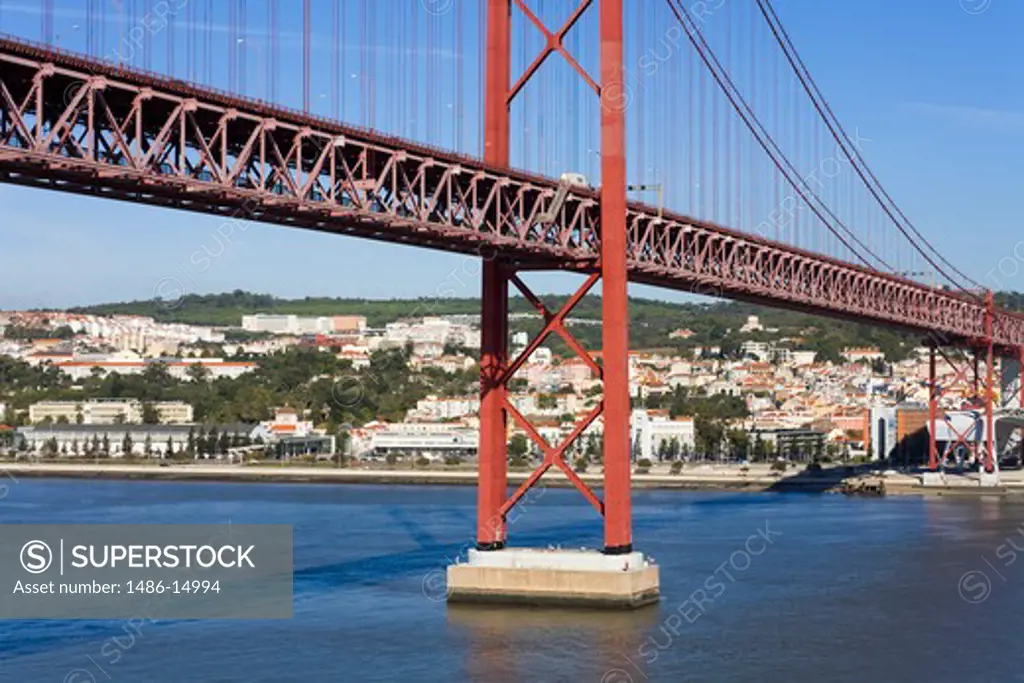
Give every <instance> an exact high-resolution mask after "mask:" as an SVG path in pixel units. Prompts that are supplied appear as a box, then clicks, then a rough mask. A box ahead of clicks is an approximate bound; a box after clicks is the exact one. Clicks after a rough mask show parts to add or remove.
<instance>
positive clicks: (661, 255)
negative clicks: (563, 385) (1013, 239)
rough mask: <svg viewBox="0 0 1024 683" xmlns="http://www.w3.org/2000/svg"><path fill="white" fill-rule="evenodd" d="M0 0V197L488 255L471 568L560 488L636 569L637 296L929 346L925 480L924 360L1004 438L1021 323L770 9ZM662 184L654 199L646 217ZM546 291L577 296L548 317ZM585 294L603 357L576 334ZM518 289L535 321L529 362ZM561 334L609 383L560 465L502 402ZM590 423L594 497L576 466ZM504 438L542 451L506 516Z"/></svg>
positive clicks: (1021, 344)
mask: <svg viewBox="0 0 1024 683" xmlns="http://www.w3.org/2000/svg"><path fill="white" fill-rule="evenodd" d="M6 4H8V5H9V3H6ZM4 5H5V2H4V0H0V31H3V32H4V33H6V34H8V35H7V37H5V38H2V39H0V181H3V182H6V183H11V184H18V185H25V186H30V187H36V188H42V189H48V190H58V191H62V192H73V193H79V194H84V195H92V196H95V197H101V198H107V199H117V200H122V201H131V202H138V203H144V204H150V205H154V206H161V207H170V208H176V209H182V210H187V211H195V212H203V213H208V214H213V215H217V216H222V217H226V218H227V217H231V218H238V219H245V220H254V221H261V222H266V223H276V224H280V225H284V226H291V227H299V228H307V229H312V230H318V231H323V232H329V233H336V234H341V235H350V236H355V237H362V238H367V239H373V240H381V241H387V242H393V243H398V244H408V245H414V246H418V247H426V248H431V249H439V250H444V251H449V252H459V253H464V254H470V255H474V256H479V257H481V258H482V259H483V264H484V265H483V292H482V328H483V341H482V350H481V390H482V407H481V415H480V418H481V436H480V439H481V443H480V449H479V454H480V475H479V510H478V532H477V541H478V545H479V547H480V548H481V549H496V548H501V547H503V546H504V543H505V540H506V528H505V517H506V514H507V513H508V511H509V510H510V509H511V508H512V506H514V505H515V504H516V502H517V501H518V500H519V499H520V498H521V496H522V495H523V494H524V493H525V491H526V490H528V488H529V487H530V486H532V485H533V484H534V483H535V482H536V480H537V479H539V478H540V477H541V476H542V475H543V474H544V473H545V472H546V471H547V470H548V469H550V468H551V467H556V468H558V469H560V470H562V471H563V472H564V473H565V476H567V477H568V478H569V479H571V480H572V481H573V483H574V484H575V485H576V486H577V487H578V488H579V489H580V490H581V491H582V492H583V494H584V496H585V497H586V498H587V499H588V500H589V501H590V502H591V503H592V504H593V505H594V507H595V508H597V509H598V510H599V511H600V512H601V514H603V516H604V520H605V551H606V552H607V553H622V552H628V551H630V550H631V545H632V535H631V521H630V498H629V496H630V494H629V482H630V446H629V413H630V396H629V377H628V348H629V341H628V336H629V332H628V320H629V318H628V309H627V307H628V303H627V297H626V292H627V283H628V282H635V283H645V284H648V285H654V286H658V287H664V288H670V289H675V290H683V291H690V292H695V293H698V294H704V295H710V296H718V297H725V298H731V299H739V300H744V301H751V302H757V303H762V304H768V305H772V306H781V307H788V308H793V309H797V310H801V311H807V312H811V313H816V314H821V315H825V316H832V317H837V318H842V319H846V320H852V321H858V322H862V323H868V324H872V325H880V326H886V327H893V328H898V329H902V330H905V331H908V332H911V333H915V334H918V335H920V336H921V337H922V338H923V339H924V340H925V343H926V344H927V345H929V346H930V347H931V348H932V354H933V362H932V375H931V379H930V382H929V386H930V389H931V395H932V416H931V423H932V429H931V434H932V435H933V436H932V444H931V465H932V467H935V465H936V463H937V460H938V458H939V453H938V450H937V444H936V442H935V438H934V435H935V422H936V420H938V419H941V418H940V417H939V415H938V412H939V411H938V400H939V398H940V396H941V395H942V393H943V392H944V391H948V390H949V387H948V386H947V387H943V386H940V384H939V383H938V381H937V379H936V376H935V371H934V368H935V362H934V355H935V354H936V353H942V354H946V353H947V351H948V350H949V349H959V350H960V351H957V352H956V353H955V354H948V355H949V360H950V362H951V363H952V364H956V365H957V366H958V368H962V369H959V370H958V372H957V379H958V380H959V381H962V382H966V383H968V384H973V386H974V394H975V396H976V397H977V408H978V410H979V411H981V412H983V413H984V415H985V418H984V419H985V420H986V422H987V425H988V430H987V434H988V440H987V443H978V442H971V443H970V447H971V448H974V449H975V450H976V451H977V453H978V455H979V457H981V459H982V460H983V461H984V463H985V465H986V467H987V468H989V469H991V468H992V466H993V453H994V446H993V443H992V434H993V432H994V430H993V429H992V420H993V400H994V396H995V395H996V391H997V390H996V378H995V363H996V361H997V359H999V358H1004V359H1014V360H1016V361H1019V360H1020V356H1021V349H1022V348H1024V318H1021V317H1019V316H1017V315H1015V314H1012V313H1010V312H1007V311H1003V310H1000V309H998V308H997V307H995V305H994V303H993V297H992V295H991V293H990V292H985V291H982V290H981V289H980V288H978V287H977V285H976V283H974V282H972V281H971V280H970V279H969V278H968V277H967V276H965V275H964V274H963V273H962V272H961V271H960V270H959V269H958V268H957V267H956V266H954V265H953V264H952V263H951V262H949V261H947V260H946V259H945V258H944V257H943V256H942V254H941V253H940V252H939V251H938V250H937V249H936V248H935V247H934V246H932V245H931V244H930V243H929V242H928V240H927V239H925V237H924V235H923V233H922V232H920V231H919V230H918V229H917V227H915V226H914V225H913V223H912V222H911V221H910V219H909V218H908V217H907V216H906V215H905V214H904V213H903V212H902V211H901V210H900V209H899V207H898V206H897V205H896V203H895V202H894V200H893V198H892V197H891V196H890V195H889V194H888V193H887V192H886V190H885V189H884V188H883V187H882V185H881V184H880V182H879V180H878V178H877V177H876V176H875V174H874V173H872V171H871V170H870V168H869V167H868V166H867V164H866V162H865V160H864V158H863V156H862V154H861V149H860V147H861V145H860V143H859V140H858V137H857V135H856V134H850V133H849V132H848V131H847V130H846V129H845V128H844V127H843V126H842V125H841V123H840V122H839V120H838V119H837V118H836V116H835V114H834V113H833V110H832V108H831V107H830V105H829V104H828V102H827V101H826V100H825V98H824V96H823V94H822V92H821V90H820V89H819V88H818V86H817V84H816V83H815V82H814V80H813V78H812V77H811V75H810V72H809V71H808V69H807V66H806V64H805V63H804V61H803V60H802V59H801V57H800V55H799V54H798V53H797V51H796V49H795V47H794V45H793V42H792V40H791V39H790V36H789V34H788V33H787V32H786V30H785V28H784V27H783V25H782V22H781V21H780V19H779V16H778V15H777V14H776V12H775V10H774V8H773V7H772V5H771V3H770V2H769V1H768V0H744V1H743V2H739V1H734V2H730V3H726V2H725V1H724V0H719V1H707V2H699V3H693V4H691V5H687V4H686V3H684V2H680V1H679V0H665V1H663V2H654V1H653V0H652V1H651V2H644V3H642V5H641V4H640V3H637V6H635V7H634V6H632V5H630V7H629V9H630V11H629V14H628V15H627V14H626V13H625V12H624V7H623V2H622V0H581V1H580V2H579V3H578V4H577V3H575V2H574V3H565V2H550V1H549V2H544V1H543V0H536V1H535V2H528V1H527V0H488V2H486V3H484V2H482V1H481V2H479V3H467V2H457V1H453V0H429V1H427V0H424V2H415V1H414V0H402V1H399V0H393V1H391V2H374V1H372V0H358V1H353V2H345V3H342V2H317V1H315V0H304V1H303V2H302V3H301V6H300V3H287V7H288V10H287V12H282V11H281V9H282V8H281V6H280V5H279V2H278V1H277V0H229V1H228V2H224V3H213V2H210V0H192V1H191V2H189V1H188V0H161V1H158V2H154V1H153V0H122V1H121V2H120V3H105V2H99V1H98V0H97V1H93V0H82V1H81V2H71V1H70V0H68V2H61V0H44V1H43V2H42V11H41V12H40V13H39V14H38V16H31V17H27V16H25V15H24V14H18V12H17V10H16V9H12V8H11V7H10V6H8V7H6V8H5V6H4ZM321 28H324V29H325V30H323V31H321V30H320V29H321ZM15 35H17V36H18V37H14V36H15ZM225 39H226V41H225ZM158 72H159V73H158ZM288 102H295V103H296V104H297V105H300V106H297V107H296V108H288V107H287V106H284V104H283V103H288ZM345 120H347V121H350V122H354V123H356V124H358V125H352V124H346V123H342V122H341V121H345ZM627 149H628V150H629V155H628V158H627ZM824 162H828V164H826V163H824ZM828 169H835V170H834V172H833V171H830V170H828ZM570 171H571V172H573V173H568V172H570ZM580 171H583V173H582V177H581V176H580V174H578V172H580ZM563 173H566V174H565V175H563ZM630 182H632V183H633V184H632V185H631V184H630ZM652 188H657V189H658V190H659V196H661V195H662V194H663V195H664V200H663V201H659V204H658V205H656V206H655V205H651V204H648V203H641V202H640V201H638V199H639V197H640V193H641V192H643V191H644V190H650V189H652ZM536 270H562V271H571V272H575V273H579V274H580V275H581V276H582V277H583V278H584V282H583V284H582V286H581V287H580V288H579V289H578V290H577V291H576V293H575V294H573V295H572V296H571V297H569V299H568V300H567V301H566V302H565V303H564V305H562V306H561V307H560V308H559V309H557V310H550V309H549V308H548V307H547V306H546V305H545V304H544V303H543V302H542V301H541V300H540V299H539V298H538V297H537V296H535V295H534V294H533V293H532V292H531V291H530V289H529V287H528V286H527V285H526V283H525V282H524V280H523V279H522V274H523V273H527V272H530V271H536ZM598 281H600V282H601V290H602V306H603V348H602V350H601V351H602V353H601V358H600V362H599V361H598V360H596V359H595V358H594V356H593V355H592V354H591V353H590V352H589V351H588V350H587V349H585V348H583V346H582V345H581V344H579V343H578V342H577V341H576V340H575V339H574V338H573V337H572V335H571V334H570V333H569V331H568V330H567V328H566V326H565V325H564V320H565V317H566V315H567V314H568V313H569V312H570V311H571V310H572V308H573V307H574V306H575V305H576V303H578V302H579V300H580V299H581V298H582V297H583V296H585V295H586V294H587V293H588V292H589V291H590V290H591V289H592V288H593V287H594V286H595V285H596V284H597V283H598ZM509 285H512V286H513V287H515V288H516V289H518V290H520V291H521V292H522V293H523V295H525V296H526V297H527V298H528V299H529V300H530V301H531V302H532V303H533V304H534V305H535V306H536V307H537V309H538V310H539V311H540V312H541V313H542V314H543V316H544V318H545V320H546V324H545V326H544V329H543V331H542V332H541V334H540V335H539V336H538V337H537V338H536V339H535V340H534V341H533V342H531V343H530V344H529V346H528V347H527V348H526V350H525V351H524V352H523V353H522V354H521V355H520V356H519V357H516V358H511V357H510V355H509V351H508V316H507V313H508V311H507V308H508V307H507V303H508V293H509ZM552 334H554V335H558V336H560V337H561V338H562V339H564V340H565V342H567V343H568V345H569V347H570V348H572V349H573V350H574V351H575V352H576V353H577V354H579V356H580V357H581V358H582V359H583V360H584V362H586V363H587V364H588V365H589V366H590V368H591V370H592V371H593V372H594V373H595V375H597V376H599V377H601V378H602V380H603V382H604V400H603V401H602V402H601V403H599V404H598V405H597V406H596V407H595V408H594V409H593V410H592V411H591V412H590V413H589V414H588V415H587V416H586V417H585V418H584V419H582V420H581V422H580V423H579V424H578V425H577V426H576V428H575V429H574V430H573V432H572V434H571V435H570V436H569V438H568V439H566V440H565V441H564V442H563V443H560V444H550V443H548V442H547V441H546V440H545V439H544V438H543V437H542V436H541V435H540V433H539V432H538V431H537V430H536V429H534V428H533V426H532V425H531V424H530V422H529V420H528V419H527V418H526V417H524V416H523V415H521V414H520V413H519V412H518V411H516V409H515V408H514V407H513V406H512V404H511V403H510V402H509V400H508V398H507V393H506V386H507V384H508V382H509V380H510V379H511V378H512V377H513V375H514V374H515V373H516V371H517V370H518V369H519V368H520V367H521V366H522V365H523V363H524V362H525V361H526V359H527V358H528V356H529V355H530V354H531V353H532V352H533V351H534V350H535V349H536V348H537V347H538V346H539V345H540V344H541V343H543V342H544V340H545V339H546V338H547V337H548V336H549V335H552ZM962 351H967V352H968V354H973V356H974V364H973V370H971V369H970V365H971V364H970V362H969V361H964V360H962ZM954 356H955V357H954ZM1004 374H1005V373H1004ZM599 416H600V417H601V419H603V421H604V440H605V443H604V464H605V467H604V489H603V492H602V496H601V497H599V496H598V495H597V494H596V493H595V492H593V491H591V490H590V489H589V488H588V487H587V485H586V484H585V483H583V482H582V481H581V480H579V478H578V477H576V475H575V474H574V473H573V471H572V469H571V468H570V467H569V466H568V465H567V464H566V462H565V460H564V459H563V454H564V453H565V452H566V449H567V448H568V446H569V445H570V444H571V443H572V442H573V440H574V439H575V438H577V437H578V436H579V435H580V434H581V433H582V432H583V431H584V430H585V429H586V428H587V427H588V426H589V425H590V424H591V423H593V421H594V420H595V419H597V418H598V417H599ZM509 419H511V420H513V421H515V422H516V423H518V424H519V426H520V427H521V428H523V429H524V430H525V431H526V432H527V433H528V434H529V435H530V436H531V438H532V439H533V440H534V441H535V442H537V444H538V445H539V446H540V448H541V449H542V450H543V452H544V454H545V455H544V459H543V463H542V465H541V466H540V468H539V469H538V470H537V471H536V472H535V473H534V474H533V475H532V476H531V477H530V478H529V479H528V480H527V481H526V482H525V483H524V484H523V485H522V486H520V487H519V489H518V490H517V491H516V492H515V493H513V494H512V496H511V497H509V495H508V486H507V449H506V437H507V425H508V420H509Z"/></svg>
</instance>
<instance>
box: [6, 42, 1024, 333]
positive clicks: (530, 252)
mask: <svg viewBox="0 0 1024 683" xmlns="http://www.w3.org/2000/svg"><path fill="white" fill-rule="evenodd" d="M0 181H4V182H9V183H16V184H22V185H29V186H35V187H44V188H50V189H57V190H62V191H68V192H76V193H82V194H92V195H96V196H102V197H108V198H114V199H122V200H126V201H134V202H141V203H148V204H153V205H157V206H166V207H173V208H179V209H185V210H191V211H200V212H205V213H212V214H216V215H221V216H234V217H240V218H246V219H251V220H258V221H263V222H269V223H277V224H282V225H289V226H295V227H302V228H308V229H313V230H320V231H325V232H332V233H338V234H347V235H354V236H359V237H364V238H369V239H376V240H383V241H389V242H396V243H402V244H412V245H418V246H423V247H429V248H435V249H441V250H446V251H455V252H462V253H468V254H474V255H481V256H484V257H486V258H494V257H500V258H502V259H503V260H506V261H508V262H509V263H511V264H513V265H515V266H517V267H518V266H527V267H550V268H559V269H564V270H574V271H589V270H591V269H592V268H593V266H594V264H595V263H596V262H597V259H598V257H599V254H600V242H601V230H600V206H599V194H598V192H596V191H592V190H588V189H585V188H572V189H571V190H570V191H569V193H568V195H567V196H566V198H565V200H564V202H563V203H561V205H560V206H559V208H558V210H557V212H556V213H555V219H554V220H553V221H550V220H549V221H544V220H541V217H542V216H544V215H545V214H546V213H547V212H548V211H549V210H550V209H551V207H552V204H553V200H554V197H555V193H556V191H557V189H558V182H557V181H556V180H553V179H550V178H544V177H541V176H535V175H531V174H527V173H522V172H518V171H513V170H510V169H507V168H501V167H497V166H491V165H487V164H484V163H482V162H480V161H479V160H477V159H473V158H470V157H465V156H460V155H456V154H452V153H450V152H446V151H443V150H439V149H435V148H431V147H427V146H424V145H420V144H417V143H413V142H409V141H407V140H402V139H398V138H393V137H387V136H383V135H379V134H376V133H373V132H370V131H366V130H363V129H358V128H353V127H350V126H342V125H340V124H338V123H336V122H332V121H328V120H325V119H321V118H316V117H312V116H309V115H306V114H302V113H300V112H297V111H294V110H288V109H284V108H280V107H272V106H270V105H268V104H266V103H264V102H259V101H255V100H246V99H242V98H238V97H233V96H229V95H226V94H224V93H220V92H216V91H212V90H205V89H200V88H196V87H193V86H190V85H188V84H185V83H182V82H180V81H175V80H171V79H167V78H162V77H157V76H152V75H148V74H144V73H141V72H138V71H131V70H127V69H123V68H119V67H117V66H115V65H111V64H107V63H104V62H100V61H97V60H92V59H87V58H83V57H80V56H76V55H71V54H67V53H62V52H57V51H54V50H52V49H47V48H43V47H38V46H33V45H28V44H25V43H21V42H15V41H10V40H0ZM627 230H628V235H627V248H628V256H627V257H628V268H629V277H630V279H631V280H633V281H637V282H644V283H648V284H653V285H657V286H662V287H670V288H675V289H687V290H691V291H699V292H700V293H704V294H709V295H715V296H721V297H726V298H734V299H741V300H748V301H755V302H760V303H766V304H769V305H774V306H785V307H791V308H795V309H799V310H802V311H806V312H809V313H817V314H822V315H829V316H834V317H841V318H846V319H851V320H857V321H861V322H869V323H872V324H880V325H886V326H890V327H897V328H902V329H905V330H908V331H915V332H921V333H925V334H928V335H932V336H933V337H934V338H935V340H936V343H938V344H940V345H956V346H970V345H971V344H974V343H977V340H979V339H983V338H985V337H986V329H985V328H986V321H985V304H984V303H983V302H982V301H981V300H980V299H979V298H978V297H974V296H970V295H967V294H962V293H957V292H951V291H945V290H942V289H937V288H933V287H928V286H925V285H922V284H919V283H916V282H913V281H910V280H907V279H903V278H900V277H897V276H894V275H891V274H887V273H882V272H877V271H873V270H870V269H867V268H863V267H860V266H857V265H854V264H851V263H847V262H844V261H842V260H839V259H834V258H831V257H827V256H823V255H818V254H813V253H810V252H806V251H803V250H800V249H797V248H795V247H791V246H788V245H785V244H781V243H778V242H772V241H769V240H765V239H761V238H759V237H755V236H752V235H745V234H742V233H739V232H736V231H734V230H730V229H728V228H724V227H722V226H718V225H714V224H711V223H707V222H701V221H697V220H694V219H691V218H687V217H686V216H682V215H679V214H672V213H665V214H664V215H663V216H661V217H659V216H658V210H657V209H656V208H654V207H648V206H646V205H643V204H639V203H631V204H630V205H629V207H628V214H627ZM989 324H990V327H991V331H990V332H991V333H990V338H991V340H992V343H993V344H994V345H995V346H996V351H997V352H998V353H1005V352H1007V351H1006V350H1007V349H1009V350H1010V351H1012V352H1014V353H1015V352H1016V349H1017V348H1019V347H1020V346H1021V345H1024V317H1021V316H1018V315H1014V314H1012V313H1009V312H1007V311H1002V310H994V311H993V313H992V316H991V320H990V321H989Z"/></svg>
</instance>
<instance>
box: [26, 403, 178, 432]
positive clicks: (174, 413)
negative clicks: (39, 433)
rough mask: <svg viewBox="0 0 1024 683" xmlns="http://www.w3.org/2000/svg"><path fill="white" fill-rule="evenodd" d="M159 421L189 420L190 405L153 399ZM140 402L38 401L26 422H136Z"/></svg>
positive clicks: (139, 415)
mask: <svg viewBox="0 0 1024 683" xmlns="http://www.w3.org/2000/svg"><path fill="white" fill-rule="evenodd" d="M152 406H153V408H154V409H155V410H156V414H157V417H158V419H159V420H160V422H161V423H162V424H184V423H189V422H192V420H193V416H194V411H193V409H192V406H191V405H189V404H188V403H184V402H182V401H157V402H154V403H153V404H152ZM142 413H143V405H142V402H141V401H138V400H136V399H116V398H96V399H89V400H87V401H39V402H38V403H33V404H32V405H30V406H29V408H28V416H29V421H30V422H32V423H33V424H39V423H40V422H44V421H47V420H48V421H50V422H54V423H57V422H66V423H68V424H85V425H111V424H117V423H119V422H120V423H125V424H139V423H141V422H142V421H143V415H142Z"/></svg>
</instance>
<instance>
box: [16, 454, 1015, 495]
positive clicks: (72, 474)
mask: <svg viewBox="0 0 1024 683" xmlns="http://www.w3.org/2000/svg"><path fill="white" fill-rule="evenodd" d="M1011 474H1020V473H1011ZM529 475H530V472H529V471H513V472H509V484H510V485H512V486H516V485H519V484H521V483H522V482H523V481H525V480H526V478H527V477H528V476H529ZM580 477H581V479H583V481H584V482H586V483H587V484H588V485H589V486H592V487H594V488H600V486H601V483H602V477H601V474H600V473H586V474H582V475H580ZM22 478H24V479H96V480H142V481H192V482H217V483H287V484H335V485H346V484H348V485H359V484H362V485H434V486H438V485H443V486H475V485H476V483H477V473H476V471H475V470H471V469H462V470H434V471H431V470H397V469H369V468H366V469H363V468H329V467H322V466H321V467H312V466H292V465H288V466H276V465H225V464H209V465H205V464H169V463H164V464H152V463H136V464H126V463H103V464H94V463H25V462H7V463H0V484H7V485H8V486H9V485H10V482H17V481H18V480H19V479H22ZM4 480H7V481H6V482H5V481H4ZM632 483H633V488H634V489H660V490H685V491H712V492H713V491H721V492H737V491H744V492H753V493H759V492H805V493H872V494H875V495H879V494H881V495H922V496H927V495H939V496H942V495H945V496H953V495H956V496H978V495H985V496H992V495H996V496H999V495H1008V494H1018V495H1024V477H1020V476H1018V477H1008V478H1007V479H1006V480H1005V481H1004V482H1002V484H1001V485H1000V486H998V487H981V486H980V485H979V484H978V483H977V481H976V480H972V479H971V478H970V477H969V476H967V475H958V476H951V477H950V478H949V481H948V484H947V485H945V486H927V487H926V486H923V485H922V484H921V481H920V479H919V477H917V476H916V475H913V474H903V473H900V474H891V473H890V474H888V475H882V474H876V473H868V474H858V475H855V476H852V477H851V476H849V475H848V474H847V473H845V472H844V471H843V470H842V469H841V468H832V469H825V470H823V471H822V472H807V471H796V470H794V471H791V472H786V473H777V472H771V471H770V470H769V469H768V468H767V467H756V466H755V467H751V468H748V469H747V471H741V470H740V469H739V468H738V467H722V466H718V467H712V466H707V465H705V466H699V467H694V468H687V469H684V470H683V471H682V472H681V473H679V474H671V473H668V472H667V471H666V472H664V473H657V472H654V473H648V474H634V475H633V478H632ZM539 484H540V485H542V486H547V487H552V488H571V487H572V483H571V482H570V481H569V480H568V479H567V478H566V477H565V476H564V475H563V474H562V473H561V472H560V471H554V470H552V471H551V472H550V473H549V474H548V475H547V476H545V477H544V478H543V479H541V480H540V482H539Z"/></svg>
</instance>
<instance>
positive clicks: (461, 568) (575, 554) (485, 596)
mask: <svg viewBox="0 0 1024 683" xmlns="http://www.w3.org/2000/svg"><path fill="white" fill-rule="evenodd" d="M658 596H659V576H658V566H657V565H655V564H653V563H652V562H651V561H650V560H648V559H647V558H645V557H644V555H643V553H640V552H631V553H626V554H623V555H605V554H603V553H601V552H600V551H598V550H544V549H540V548H505V549H503V550H493V551H486V552H483V551H479V550H470V551H469V561H468V562H466V563H464V564H454V565H451V566H449V567H448V601H449V602H475V603H496V604H522V605H565V606H579V607H600V608H609V609H635V608H638V607H642V606H644V605H649V604H652V603H656V602H657V601H658Z"/></svg>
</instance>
